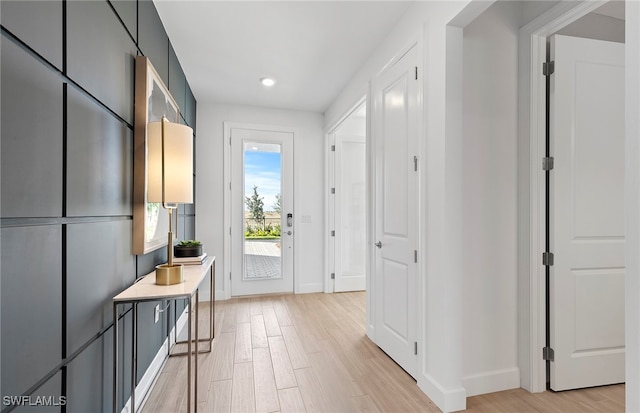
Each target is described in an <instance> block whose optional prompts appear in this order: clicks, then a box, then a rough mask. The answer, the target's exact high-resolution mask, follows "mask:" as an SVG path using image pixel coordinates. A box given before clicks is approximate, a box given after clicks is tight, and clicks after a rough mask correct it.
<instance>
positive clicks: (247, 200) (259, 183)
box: [228, 127, 294, 296]
mask: <svg viewBox="0 0 640 413" xmlns="http://www.w3.org/2000/svg"><path fill="white" fill-rule="evenodd" d="M230 135H231V136H230V141H229V143H228V144H229V145H231V151H230V152H231V184H230V191H229V192H230V197H231V295H232V296H242V295H255V294H272V293H286V292H293V238H294V234H293V231H294V225H293V223H294V215H293V133H291V132H281V131H277V130H269V128H256V129H252V128H249V127H246V128H242V127H233V128H231V129H230Z"/></svg>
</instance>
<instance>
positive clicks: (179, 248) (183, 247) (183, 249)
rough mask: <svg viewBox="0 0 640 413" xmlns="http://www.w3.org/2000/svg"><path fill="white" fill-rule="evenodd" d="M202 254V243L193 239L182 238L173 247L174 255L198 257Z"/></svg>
mask: <svg viewBox="0 0 640 413" xmlns="http://www.w3.org/2000/svg"><path fill="white" fill-rule="evenodd" d="M200 255H202V243H201V242H200V241H196V240H193V239H190V240H182V241H180V242H179V243H178V245H176V246H174V247H173V256H174V257H176V258H177V257H199V256H200Z"/></svg>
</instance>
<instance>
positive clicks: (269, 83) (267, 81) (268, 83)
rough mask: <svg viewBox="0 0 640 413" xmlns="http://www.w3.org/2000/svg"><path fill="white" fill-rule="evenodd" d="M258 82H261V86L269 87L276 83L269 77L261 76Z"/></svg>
mask: <svg viewBox="0 0 640 413" xmlns="http://www.w3.org/2000/svg"><path fill="white" fill-rule="evenodd" d="M260 83H262V85H263V86H266V87H271V86H273V85H275V84H276V81H275V80H273V79H272V78H270V77H261V78H260Z"/></svg>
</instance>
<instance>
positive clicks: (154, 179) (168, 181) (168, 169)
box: [147, 120, 193, 204]
mask: <svg viewBox="0 0 640 413" xmlns="http://www.w3.org/2000/svg"><path fill="white" fill-rule="evenodd" d="M162 175H163V159H162V121H160V122H151V123H149V125H148V129H147V201H148V202H162V203H165V204H191V203H193V130H192V129H191V128H190V127H188V126H184V125H180V124H178V123H172V122H169V121H166V120H165V121H164V195H163V190H162V186H163V176H162Z"/></svg>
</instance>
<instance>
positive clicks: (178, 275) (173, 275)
mask: <svg viewBox="0 0 640 413" xmlns="http://www.w3.org/2000/svg"><path fill="white" fill-rule="evenodd" d="M182 267H183V266H182V265H179V264H178V265H176V264H174V265H169V264H160V265H157V266H156V284H159V285H173V284H180V283H181V282H183V281H184V277H183V275H182Z"/></svg>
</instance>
